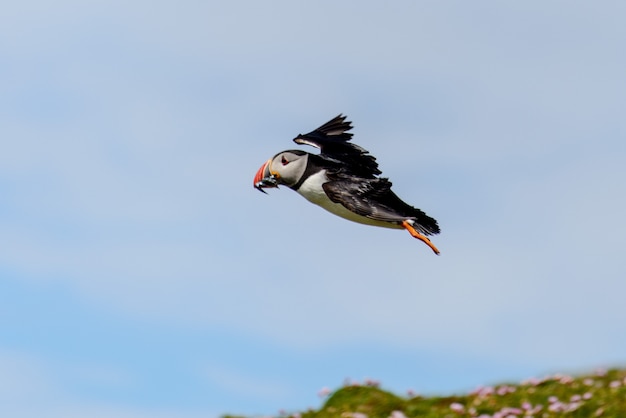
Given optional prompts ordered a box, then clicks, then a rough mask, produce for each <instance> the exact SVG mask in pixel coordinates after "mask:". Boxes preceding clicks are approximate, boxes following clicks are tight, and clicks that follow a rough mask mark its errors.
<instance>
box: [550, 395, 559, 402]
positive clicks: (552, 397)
mask: <svg viewBox="0 0 626 418" xmlns="http://www.w3.org/2000/svg"><path fill="white" fill-rule="evenodd" d="M558 401H559V398H557V397H556V396H550V397H549V398H548V402H550V403H556V402H558Z"/></svg>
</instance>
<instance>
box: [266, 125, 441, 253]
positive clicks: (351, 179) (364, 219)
mask: <svg viewBox="0 0 626 418" xmlns="http://www.w3.org/2000/svg"><path fill="white" fill-rule="evenodd" d="M350 129H352V125H351V122H346V117H345V116H343V115H341V114H340V115H339V116H337V117H335V118H334V119H332V120H330V121H328V122H326V123H325V124H323V125H322V126H320V127H319V128H317V129H315V130H314V131H312V132H309V133H308V134H304V135H302V134H299V135H298V136H297V137H295V138H294V140H293V141H294V142H295V143H297V144H306V145H311V146H313V147H316V148H319V149H320V153H319V154H310V153H308V152H304V151H300V150H288V151H282V152H279V153H278V154H276V155H275V156H274V157H272V158H270V159H269V160H267V161H266V162H265V164H263V165H262V166H261V168H260V169H259V171H257V173H256V175H255V176H254V187H255V188H257V189H258V190H260V191H262V192H263V193H266V192H265V190H263V189H264V188H270V187H278V185H285V186H287V187H290V188H291V189H293V190H295V191H296V192H298V193H300V194H301V195H302V196H304V197H305V198H306V199H307V200H308V201H310V202H311V203H315V204H316V205H319V206H321V207H322V208H324V209H326V210H327V211H329V212H331V213H333V214H335V215H337V216H341V217H342V218H345V219H348V220H351V221H354V222H358V223H362V224H366V225H374V226H380V227H383V228H395V229H406V230H407V231H409V233H410V234H411V235H412V236H413V237H415V238H417V239H419V240H421V241H423V242H424V243H425V244H426V245H428V246H429V247H430V248H431V249H432V250H433V251H434V252H435V254H439V250H438V249H437V247H435V246H434V245H433V243H432V242H430V240H429V239H428V238H427V235H434V234H438V233H439V225H437V221H436V220H435V219H433V218H431V217H430V216H428V215H426V214H425V213H424V212H422V211H421V210H419V209H417V208H414V207H413V206H411V205H408V204H407V203H405V202H403V201H402V200H401V199H400V198H399V197H398V196H396V194H395V193H394V192H393V191H391V182H390V181H389V179H387V178H383V177H378V175H379V174H381V171H380V170H379V169H378V163H377V162H376V159H375V158H374V157H373V156H372V155H369V152H368V151H367V150H365V149H363V148H361V147H359V146H358V145H355V144H353V143H351V142H349V141H350V139H351V138H352V134H351V133H348V131H349V130H350Z"/></svg>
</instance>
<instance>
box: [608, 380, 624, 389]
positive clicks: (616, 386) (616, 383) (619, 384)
mask: <svg viewBox="0 0 626 418" xmlns="http://www.w3.org/2000/svg"><path fill="white" fill-rule="evenodd" d="M621 385H622V382H620V381H619V380H614V381H612V382H611V383H609V387H610V388H611V389H616V388H618V387H620V386H621Z"/></svg>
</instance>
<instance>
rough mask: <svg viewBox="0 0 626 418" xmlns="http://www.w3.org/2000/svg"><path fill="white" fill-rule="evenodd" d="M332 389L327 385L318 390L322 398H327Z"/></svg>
mask: <svg viewBox="0 0 626 418" xmlns="http://www.w3.org/2000/svg"><path fill="white" fill-rule="evenodd" d="M330 392H331V391H330V389H328V388H327V387H326V386H324V387H323V388H321V389H320V390H319V391H318V392H317V396H319V397H320V398H325V397H327V396H328V395H330Z"/></svg>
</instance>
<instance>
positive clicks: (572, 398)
mask: <svg viewBox="0 0 626 418" xmlns="http://www.w3.org/2000/svg"><path fill="white" fill-rule="evenodd" d="M581 399H582V397H581V396H580V395H572V397H571V398H570V402H578V401H580V400H581Z"/></svg>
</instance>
